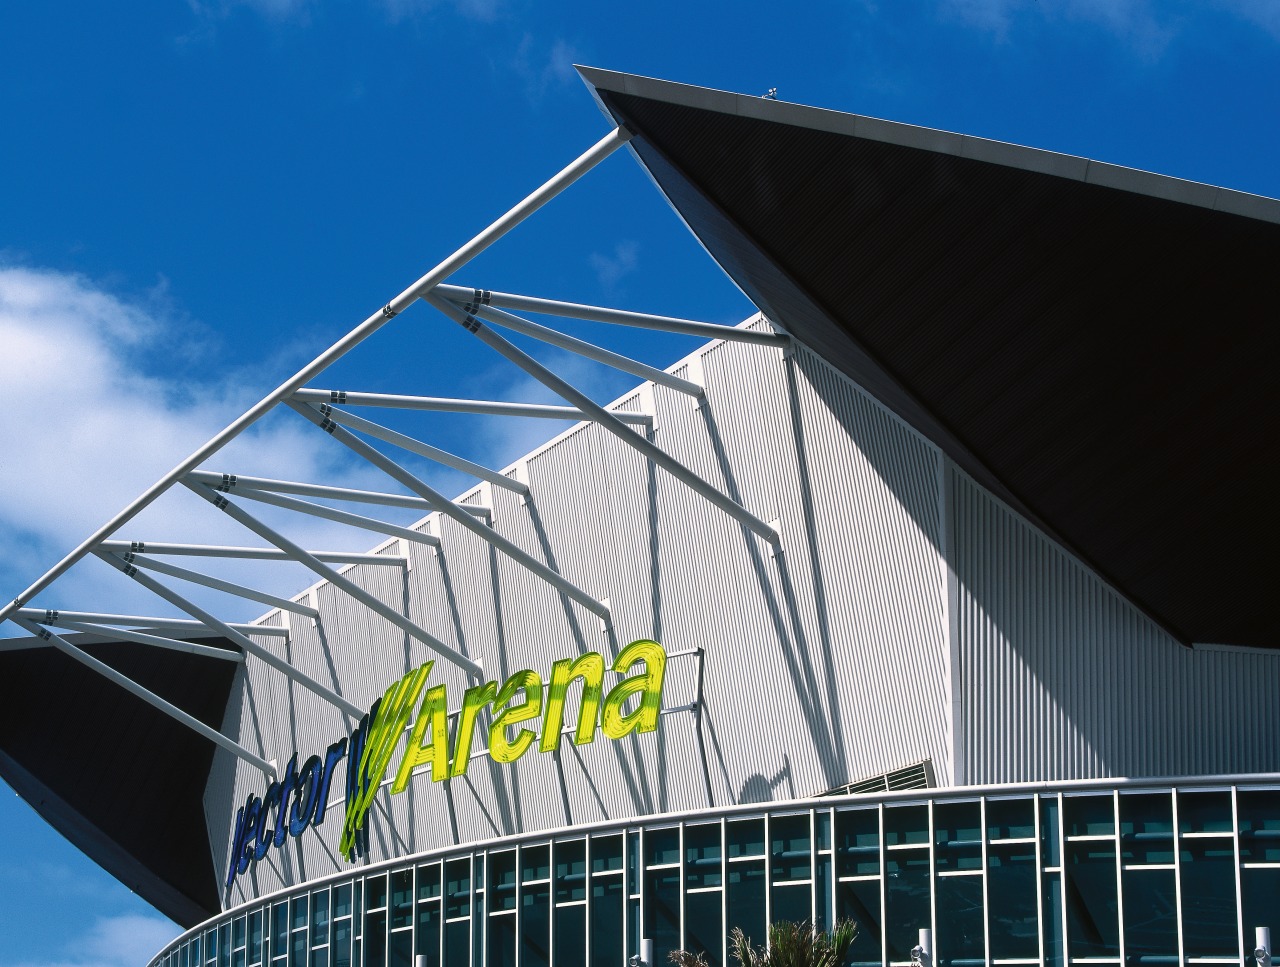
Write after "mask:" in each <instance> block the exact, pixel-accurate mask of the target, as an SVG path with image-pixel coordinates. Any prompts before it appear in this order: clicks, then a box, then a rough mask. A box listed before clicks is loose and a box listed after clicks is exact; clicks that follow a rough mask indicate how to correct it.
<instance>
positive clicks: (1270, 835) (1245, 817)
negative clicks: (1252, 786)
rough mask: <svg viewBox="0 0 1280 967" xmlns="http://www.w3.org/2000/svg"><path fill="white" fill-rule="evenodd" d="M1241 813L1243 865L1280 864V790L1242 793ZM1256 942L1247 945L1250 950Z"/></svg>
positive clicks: (1240, 799)
mask: <svg viewBox="0 0 1280 967" xmlns="http://www.w3.org/2000/svg"><path fill="white" fill-rule="evenodd" d="M1237 809H1238V810H1239V813H1240V861H1241V862H1242V863H1280V790H1275V789H1266V790H1242V791H1241V792H1239V793H1237ZM1252 944H1253V940H1252V939H1250V940H1249V942H1248V943H1247V944H1246V945H1245V946H1246V947H1248V948H1249V949H1250V950H1252V949H1253V947H1252Z"/></svg>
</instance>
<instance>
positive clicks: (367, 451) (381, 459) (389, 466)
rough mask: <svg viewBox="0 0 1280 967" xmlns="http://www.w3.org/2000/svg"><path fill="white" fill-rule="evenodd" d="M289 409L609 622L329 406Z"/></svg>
mask: <svg viewBox="0 0 1280 967" xmlns="http://www.w3.org/2000/svg"><path fill="white" fill-rule="evenodd" d="M450 304H451V303H450ZM289 406H291V407H293V409H295V410H297V411H298V412H299V413H301V414H302V415H303V416H304V417H306V418H307V419H308V420H310V421H311V422H312V423H314V424H315V425H316V426H318V427H319V428H320V429H322V430H324V431H326V432H327V433H328V434H329V435H330V436H332V437H333V438H334V439H335V440H337V441H338V442H339V443H342V444H343V445H344V446H346V447H347V448H349V449H350V450H352V451H354V452H355V453H357V454H359V455H360V456H362V457H364V458H365V459H366V460H368V461H369V462H370V463H372V464H373V465H374V466H375V467H377V468H378V469H379V470H381V471H382V472H383V473H385V474H387V476H389V477H392V478H393V479H395V480H398V481H399V482H400V483H401V484H403V485H404V486H406V487H408V488H409V489H410V490H412V491H413V492H414V493H416V494H418V495H420V496H421V497H422V498H423V499H424V500H426V501H427V502H428V503H430V504H432V505H433V506H434V507H435V509H436V510H438V511H439V512H440V513H442V514H444V515H445V516H446V517H450V518H452V519H453V520H454V521H456V522H457V523H459V524H461V525H462V526H463V527H465V528H466V529H467V530H469V531H471V533H473V534H475V535H476V536H477V537H479V538H480V539H481V540H485V541H488V542H489V543H490V544H492V545H493V546H494V547H496V548H497V549H498V550H500V551H501V552H502V553H503V554H505V555H507V556H508V557H510V558H511V559H512V560H514V561H515V562H516V563H517V564H520V565H523V566H524V567H525V568H527V569H529V570H530V571H532V572H533V573H534V574H536V575H538V577H540V578H542V579H543V580H544V581H546V582H547V583H548V584H550V585H552V586H553V587H555V588H557V589H559V590H560V591H563V592H564V593H565V594H567V595H568V596H569V597H570V598H572V599H573V600H574V601H577V602H578V603H579V604H580V605H582V606H583V607H584V608H586V609H587V610H588V611H590V612H592V613H593V614H595V615H597V616H599V617H600V618H602V619H603V620H604V621H605V622H608V621H610V617H609V608H608V606H607V605H605V604H604V603H603V602H601V601H597V600H596V599H595V598H593V597H592V596H591V595H589V594H587V592H586V591H583V590H582V589H581V588H579V587H578V586H577V585H576V584H573V583H572V582H570V581H569V580H568V579H567V578H565V577H564V575H562V574H559V573H558V572H556V571H553V570H552V569H551V568H549V567H548V566H547V565H546V564H544V563H542V562H541V561H539V560H538V559H537V558H536V557H534V556H533V555H532V554H529V553H528V552H527V551H525V550H523V549H522V548H520V547H517V546H516V545H515V544H513V543H512V542H511V541H509V540H507V539H506V538H505V537H503V536H502V535H501V534H498V533H497V532H496V531H494V530H493V529H492V528H490V527H486V526H484V525H483V524H480V523H477V522H476V521H475V520H472V519H471V518H470V517H468V516H467V515H466V514H464V513H462V512H461V511H460V510H459V505H458V504H455V503H454V502H453V501H451V500H449V499H448V498H446V497H445V496H444V495H443V494H441V493H439V492H438V491H436V490H435V489H433V488H432V487H431V486H430V485H429V484H427V483H424V482H423V481H421V480H419V479H418V478H417V477H415V476H414V475H413V474H411V473H410V472H409V471H408V470H406V469H404V467H402V466H400V465H399V464H398V463H396V462H395V461H394V460H392V459H391V458H390V457H387V456H385V455H384V454H382V453H379V452H378V451H377V450H375V449H374V448H373V447H371V446H370V445H369V444H367V443H365V442H364V441H363V440H361V439H360V438H359V437H357V436H356V435H355V434H354V433H352V432H351V431H350V430H347V429H344V428H343V427H340V426H338V425H337V424H336V423H334V422H333V421H332V420H331V419H329V417H328V415H327V411H328V410H329V409H330V407H329V406H328V405H327V404H323V403H322V404H320V406H318V407H317V406H314V405H309V404H305V403H296V402H293V401H292V400H291V401H290V402H289Z"/></svg>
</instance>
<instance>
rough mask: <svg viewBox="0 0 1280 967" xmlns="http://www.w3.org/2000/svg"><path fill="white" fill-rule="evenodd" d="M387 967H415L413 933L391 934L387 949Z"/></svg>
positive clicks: (403, 931)
mask: <svg viewBox="0 0 1280 967" xmlns="http://www.w3.org/2000/svg"><path fill="white" fill-rule="evenodd" d="M387 967H413V931H412V930H397V931H395V932H394V933H392V934H391V942H390V944H388V949H387Z"/></svg>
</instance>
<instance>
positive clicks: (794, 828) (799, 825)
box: [769, 813, 813, 921]
mask: <svg viewBox="0 0 1280 967" xmlns="http://www.w3.org/2000/svg"><path fill="white" fill-rule="evenodd" d="M769 840H770V854H771V858H772V860H773V878H774V880H775V881H776V880H807V879H809V878H810V877H811V876H812V872H813V865H812V861H813V849H812V845H811V841H810V840H811V837H810V830H809V814H808V813H801V814H799V815H793V816H773V817H772V818H771V819H770V821H769ZM807 905H808V904H806V906H807ZM778 919H779V918H778V917H777V916H776V915H775V916H774V920H775V921H777V920H778ZM784 919H789V918H784ZM804 919H808V915H806V916H805V918H804Z"/></svg>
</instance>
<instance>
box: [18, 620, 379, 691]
mask: <svg viewBox="0 0 1280 967" xmlns="http://www.w3.org/2000/svg"><path fill="white" fill-rule="evenodd" d="M18 616H19V617H22V618H26V619H27V620H28V621H34V622H36V624H42V625H45V624H48V625H56V624H57V623H58V622H59V621H63V620H66V621H93V622H96V623H98V624H104V625H129V626H130V627H133V628H147V629H150V630H153V631H188V632H191V631H209V630H211V629H210V628H209V626H208V625H207V624H206V623H205V622H203V621H190V620H187V619H185V618H152V617H146V616H143V615H136V614H104V613H103V612H101V611H55V610H53V609H46V608H21V609H19V610H18ZM227 627H228V628H232V629H234V630H235V631H238V632H239V633H241V634H245V635H266V636H267V637H270V638H288V637H289V629H288V628H272V627H269V626H267V625H247V624H228V625H227ZM360 714H361V715H363V714H364V713H363V712H361V713H360Z"/></svg>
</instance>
